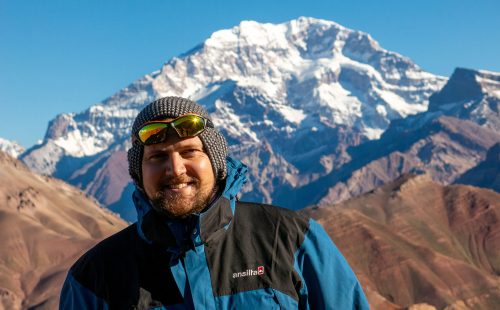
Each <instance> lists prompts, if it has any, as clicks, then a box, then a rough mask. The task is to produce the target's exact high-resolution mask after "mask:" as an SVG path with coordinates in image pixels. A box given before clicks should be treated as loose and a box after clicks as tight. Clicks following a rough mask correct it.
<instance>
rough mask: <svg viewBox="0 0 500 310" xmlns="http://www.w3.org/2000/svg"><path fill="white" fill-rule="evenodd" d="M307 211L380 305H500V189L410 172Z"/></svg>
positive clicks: (441, 307)
mask: <svg viewBox="0 0 500 310" xmlns="http://www.w3.org/2000/svg"><path fill="white" fill-rule="evenodd" d="M305 212H307V213H309V214H310V215H312V216H313V217H315V218H316V219H317V220H318V221H319V222H320V223H321V224H322V225H323V226H324V227H325V229H326V230H327V232H328V233H329V235H330V236H331V237H332V239H333V240H334V242H335V243H336V244H337V246H338V247H339V248H340V250H341V251H342V252H343V254H344V255H345V256H346V258H347V260H348V261H349V263H350V264H351V266H352V267H353V269H354V271H355V272H356V274H357V275H358V277H359V279H360V281H361V283H362V285H363V287H364V288H365V291H366V292H367V295H368V298H369V300H370V303H371V304H372V307H373V308H374V309H390V308H391V307H394V308H403V307H410V306H412V305H415V306H413V307H414V308H415V307H416V304H421V305H418V307H416V308H415V309H420V308H422V307H424V308H423V309H425V307H426V306H425V305H424V304H428V305H427V306H429V305H430V306H433V307H436V308H437V309H443V308H445V307H446V308H447V309H462V308H464V309H466V308H473V309H495V307H497V306H498V305H499V304H500V194H498V193H496V192H493V191H490V190H486V189H480V188H475V187H470V186H464V185H451V186H441V185H439V184H437V183H435V182H433V181H432V180H431V178H430V177H429V176H426V175H421V176H404V177H401V178H399V179H398V180H396V181H394V182H392V183H390V184H388V185H385V186H383V187H380V188H378V189H376V190H374V191H372V192H370V193H368V194H365V195H363V196H360V197H358V198H354V199H351V200H349V201H346V202H343V203H341V204H337V205H333V206H328V207H326V206H325V207H315V208H308V209H306V210H305ZM414 308H411V309H414Z"/></svg>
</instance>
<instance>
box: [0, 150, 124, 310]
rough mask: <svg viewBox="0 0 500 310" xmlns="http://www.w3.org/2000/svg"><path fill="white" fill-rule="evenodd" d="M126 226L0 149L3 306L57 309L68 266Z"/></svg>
mask: <svg viewBox="0 0 500 310" xmlns="http://www.w3.org/2000/svg"><path fill="white" fill-rule="evenodd" d="M126 225H127V224H126V223H125V222H124V221H123V220H121V219H120V218H118V217H117V216H116V215H114V214H112V213H110V212H109V211H107V210H106V209H104V208H101V207H99V206H98V205H97V204H96V203H95V202H94V200H93V199H90V198H89V197H87V196H86V195H85V194H83V193H82V192H81V191H80V190H78V189H76V188H74V187H72V186H70V185H67V184H66V183H64V182H62V181H58V180H56V179H53V178H50V177H45V176H40V175H37V174H34V173H32V172H30V171H29V170H28V169H27V168H26V167H25V165H24V164H22V163H21V162H20V161H18V160H15V159H13V158H12V157H10V156H8V155H6V154H5V153H2V152H0V237H1V240H2V242H1V245H0V309H56V308H57V304H58V299H59V293H60V289H61V286H62V283H63V281H64V278H65V276H66V272H67V270H68V268H69V267H70V266H71V265H72V264H73V262H74V261H75V260H76V259H77V258H78V257H79V256H80V255H81V254H82V253H83V252H84V251H86V250H87V249H88V248H90V247H91V246H92V245H93V244H95V243H97V242H98V241H99V240H101V239H102V238H104V237H106V236H108V235H110V234H112V233H114V232H116V231H118V230H120V229H122V228H124V227H125V226H126Z"/></svg>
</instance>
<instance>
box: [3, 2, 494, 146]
mask: <svg viewBox="0 0 500 310" xmlns="http://www.w3.org/2000/svg"><path fill="white" fill-rule="evenodd" d="M499 12H500V1H498V0H495V1H493V0H492V1H481V0H478V1H471V0H470V1H469V0H463V1H460V0H419V1H404V0H400V1H388V0H387V1H385V0H379V1H368V0H366V1H360V0H359V1H356V0H351V1H347V0H346V1H334V0H330V1H320V0H317V1H315V0H308V1H295V0H288V1H271V0H267V1H265V0H262V1H261V0H253V1H235V0H232V1H229V0H220V1H209V0H204V1H202V0H200V1H189V0H187V1H179V0H178V1H167V0H143V1H138V0H137V1H127V0H120V1H117V0H116V1H115V0H106V1H105V0H85V1H84V0H78V1H77V0H64V1H62V0H61V1H52V0H46V1H42V0H30V1H27V0H26V1H25V0H10V1H6V0H0V40H1V41H0V107H1V113H0V137H2V138H6V139H9V140H16V141H18V142H19V143H21V144H22V145H23V146H25V147H30V146H32V145H33V144H34V143H35V142H36V140H38V139H41V138H43V136H44V135H45V130H46V127H47V123H48V121H50V120H51V119H52V118H53V117H54V116H56V115H57V114H59V113H63V112H80V111H82V110H85V109H86V108H88V107H89V106H90V105H92V104H95V103H97V102H100V101H102V100H103V99H105V98H106V97H108V96H110V95H112V94H113V93H115V92H116V91H118V90H119V89H121V88H123V87H125V86H127V85H128V84H130V83H131V82H133V81H134V80H136V79H137V78H139V77H141V76H143V75H144V74H147V73H150V72H152V71H155V70H157V69H159V68H160V66H161V65H162V64H163V63H165V62H166V61H168V60H169V59H170V58H171V57H173V56H176V55H179V54H181V53H183V52H186V51H187V50H189V49H190V48H192V47H194V46H195V45H196V44H198V43H201V42H203V41H204V40H205V39H206V38H208V37H209V36H210V34H211V33H212V32H214V31H217V30H220V29H225V28H231V27H233V26H236V25H238V24H239V23H240V21H242V20H256V21H258V22H271V23H281V22H285V21H288V20H291V19H294V18H297V17H299V16H310V17H315V18H322V19H327V20H332V21H335V22H337V23H339V24H341V25H343V26H345V27H348V28H351V29H356V30H362V31H364V32H368V33H370V34H371V35H372V37H373V38H374V39H375V40H377V41H378V42H379V43H380V45H381V46H382V47H383V48H385V49H388V50H392V51H395V52H398V53H400V54H402V55H405V56H408V57H409V58H411V59H412V60H413V61H414V62H415V63H416V64H418V65H419V66H420V67H422V68H423V69H424V70H427V71H429V72H431V73H434V74H439V75H444V76H449V75H450V74H451V73H452V72H453V69H454V68H455V67H458V66H460V67H467V68H475V69H485V70H492V71H500V56H499V55H500V31H499V30H500V18H499Z"/></svg>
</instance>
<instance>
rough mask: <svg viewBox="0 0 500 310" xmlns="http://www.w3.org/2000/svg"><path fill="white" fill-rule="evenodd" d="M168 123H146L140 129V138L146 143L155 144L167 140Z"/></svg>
mask: <svg viewBox="0 0 500 310" xmlns="http://www.w3.org/2000/svg"><path fill="white" fill-rule="evenodd" d="M167 128H168V124H165V123H153V124H149V125H146V126H144V127H142V128H141V130H139V134H138V135H139V139H140V140H141V142H142V143H144V144H155V143H160V142H162V141H163V140H165V133H166V131H167V130H166V129H167Z"/></svg>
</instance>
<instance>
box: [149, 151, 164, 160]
mask: <svg viewBox="0 0 500 310" xmlns="http://www.w3.org/2000/svg"><path fill="white" fill-rule="evenodd" d="M165 156H166V155H165V154H162V153H155V154H151V155H150V156H149V157H148V159H149V160H162V159H164V158H165Z"/></svg>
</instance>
